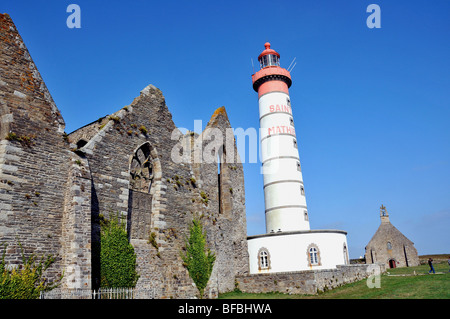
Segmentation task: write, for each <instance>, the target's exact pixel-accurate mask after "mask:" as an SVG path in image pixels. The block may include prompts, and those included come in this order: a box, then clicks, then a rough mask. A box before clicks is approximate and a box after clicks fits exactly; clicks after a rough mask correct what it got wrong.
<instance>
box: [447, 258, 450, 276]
mask: <svg viewBox="0 0 450 319" xmlns="http://www.w3.org/2000/svg"><path fill="white" fill-rule="evenodd" d="M447 263H448V267H449V269H448V272H450V256H449V257H448V260H447Z"/></svg>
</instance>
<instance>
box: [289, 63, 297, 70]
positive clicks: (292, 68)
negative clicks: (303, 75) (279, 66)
mask: <svg viewBox="0 0 450 319" xmlns="http://www.w3.org/2000/svg"><path fill="white" fill-rule="evenodd" d="M296 65H297V62H295V63H294V65H293V66H292V68H291V69H290V70H288V71H289V73H290V72H292V70H293V69H294V67H295V66H296Z"/></svg>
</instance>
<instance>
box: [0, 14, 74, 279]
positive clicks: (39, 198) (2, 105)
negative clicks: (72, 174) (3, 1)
mask: <svg viewBox="0 0 450 319" xmlns="http://www.w3.org/2000/svg"><path fill="white" fill-rule="evenodd" d="M64 137H65V136H64V121H63V120H62V117H61V115H60V114H59V112H58V110H57V108H56V106H55V104H54V102H53V100H52V98H51V96H50V94H49V92H48V90H47V88H46V86H45V84H44V82H43V80H42V78H41V76H40V74H39V72H38V71H37V68H36V66H35V64H34V62H33V60H32V59H31V56H30V54H29V52H28V50H27V48H26V46H25V44H24V43H23V41H22V38H21V37H20V35H19V33H18V32H17V29H16V27H15V26H14V24H13V22H12V21H11V19H10V17H9V16H8V15H7V14H0V200H1V202H0V242H1V243H8V253H7V260H8V262H10V263H12V264H14V263H19V262H20V261H21V254H20V249H19V248H18V246H17V241H20V243H21V244H22V246H23V248H24V250H25V253H26V254H27V255H30V254H31V253H36V254H37V255H39V256H40V255H42V254H44V253H45V254H52V255H54V256H56V257H57V263H56V266H55V267H52V269H51V270H50V274H49V276H50V277H52V276H53V277H54V276H56V275H57V273H59V272H60V271H61V269H60V265H61V263H60V259H61V256H60V255H59V253H60V250H61V247H62V246H61V241H60V240H61V231H62V217H63V211H64V190H65V186H66V181H67V172H68V168H69V165H70V156H69V154H68V143H67V142H66V141H65V138H64Z"/></svg>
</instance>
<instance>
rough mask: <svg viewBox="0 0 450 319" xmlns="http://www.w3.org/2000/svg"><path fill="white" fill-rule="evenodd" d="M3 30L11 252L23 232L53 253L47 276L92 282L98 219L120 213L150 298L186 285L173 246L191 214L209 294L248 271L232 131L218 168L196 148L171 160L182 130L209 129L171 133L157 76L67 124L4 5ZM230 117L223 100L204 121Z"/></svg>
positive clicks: (179, 244)
mask: <svg viewBox="0 0 450 319" xmlns="http://www.w3.org/2000/svg"><path fill="white" fill-rule="evenodd" d="M0 37H1V52H0V199H1V202H0V222H1V223H0V242H2V243H3V242H6V243H8V244H9V246H8V252H7V262H8V263H12V264H17V263H20V261H21V255H20V251H19V249H18V246H17V239H18V240H20V242H21V243H22V245H23V247H24V249H25V252H26V254H31V253H36V254H38V255H41V254H43V253H45V254H52V255H54V256H56V264H55V266H54V267H52V269H51V271H50V272H49V274H48V276H49V278H50V279H55V278H57V276H58V275H59V274H60V273H61V272H63V271H64V272H65V276H64V279H63V282H62V286H61V288H62V289H68V288H82V289H91V288H98V285H99V278H100V273H99V271H100V268H99V249H101V247H99V243H100V240H99V239H100V219H101V218H110V217H112V218H114V216H118V217H120V218H122V219H123V220H124V221H125V222H126V224H127V230H128V233H129V237H130V242H131V244H132V245H133V246H134V248H135V251H136V253H137V267H138V272H139V274H140V279H139V281H138V284H137V288H138V289H139V288H144V289H154V291H155V293H156V297H157V298H169V297H174V298H188V297H193V296H195V295H196V294H197V290H196V288H195V286H194V285H193V282H192V280H191V278H190V277H189V275H188V272H187V270H186V269H185V267H184V266H183V263H182V260H181V257H180V253H181V252H182V251H183V247H185V240H186V238H187V235H188V230H189V226H190V224H191V221H192V219H193V218H194V216H197V217H199V218H200V219H201V221H202V223H203V225H204V229H205V230H206V233H207V243H208V246H209V248H210V249H211V250H212V251H213V252H214V253H215V254H216V262H215V265H214V268H213V272H212V276H211V280H210V282H209V286H208V287H207V289H206V290H205V291H206V292H205V294H206V295H207V296H209V297H215V296H217V293H218V292H225V291H229V290H232V289H234V283H235V275H236V274H245V273H247V272H248V256H247V254H248V253H247V242H246V220H245V193H244V174H243V169H242V165H241V164H240V163H239V160H238V154H237V150H236V145H235V141H234V136H233V135H231V136H230V139H229V142H228V143H227V144H226V146H224V147H222V148H221V152H223V153H228V154H232V156H231V157H230V158H231V160H230V161H223V162H222V163H221V164H220V175H219V174H218V164H217V163H216V162H211V161H207V160H206V161H205V160H204V159H203V150H201V152H200V160H199V161H185V162H177V161H174V160H173V155H174V151H173V150H174V148H175V146H176V145H177V143H179V142H180V140H186V141H189V143H192V144H196V145H198V146H199V147H200V149H202V148H206V147H208V139H207V138H205V140H203V139H202V138H203V137H208V134H209V133H208V132H203V133H202V134H200V135H198V134H197V135H195V134H190V133H189V134H187V135H186V136H180V138H179V139H177V138H174V139H172V133H173V132H177V131H178V130H177V128H176V127H175V125H174V123H173V121H172V116H171V113H170V112H169V110H168V108H167V106H166V104H165V99H164V96H163V95H162V93H161V91H160V90H159V89H157V88H155V87H154V86H152V85H149V86H148V87H146V88H145V89H144V90H143V91H142V92H141V94H140V95H139V96H138V97H137V98H136V99H135V100H134V101H133V102H132V103H131V104H130V105H128V106H126V107H124V108H123V109H121V110H119V111H117V112H115V113H113V114H111V115H110V116H107V117H104V118H102V119H99V120H98V121H96V122H94V123H91V124H89V125H86V126H84V127H82V128H80V129H78V130H76V131H75V132H72V133H71V134H69V135H66V134H65V132H64V121H63V119H62V117H61V115H60V113H59V111H58V109H57V107H56V105H55V104H54V102H53V100H52V98H51V96H50V94H49V92H48V90H47V88H46V86H45V84H44V82H43V81H42V78H41V76H40V75H39V73H38V71H37V69H36V66H35V65H34V63H33V61H32V59H31V57H30V55H29V53H28V51H27V49H26V47H25V45H24V43H23V41H22V39H21V37H20V35H19V34H18V32H17V30H16V28H15V26H14V25H13V23H12V21H11V19H10V18H9V16H8V15H6V14H5V15H0ZM230 127H231V126H230V123H229V120H228V117H227V115H226V112H225V109H224V108H219V109H218V110H217V111H216V112H215V113H214V114H213V116H212V118H211V120H210V122H209V123H208V128H217V129H218V130H219V131H220V132H223V133H224V136H225V131H226V129H227V128H230ZM197 138H200V140H197ZM198 141H200V142H198ZM208 151H209V152H211V150H209V149H208ZM177 152H178V153H179V152H180V150H178V151H177ZM214 152H217V150H216V151H214ZM186 154H188V157H193V154H194V153H193V152H191V150H187V149H186ZM216 155H217V154H214V156H216ZM150 164H151V165H150ZM150 168H151V169H150Z"/></svg>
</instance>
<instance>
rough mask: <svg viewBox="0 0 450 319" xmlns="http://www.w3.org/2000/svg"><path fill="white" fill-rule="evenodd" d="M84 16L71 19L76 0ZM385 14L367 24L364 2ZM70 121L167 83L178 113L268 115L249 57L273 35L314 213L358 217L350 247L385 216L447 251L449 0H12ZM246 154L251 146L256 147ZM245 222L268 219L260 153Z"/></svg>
mask: <svg viewBox="0 0 450 319" xmlns="http://www.w3.org/2000/svg"><path fill="white" fill-rule="evenodd" d="M71 3H75V4H78V5H79V6H80V8H81V28H80V29H69V28H68V27H67V26H66V19H67V17H68V16H69V13H67V12H66V8H67V6H68V5H69V4H71ZM371 3H375V4H378V5H379V6H380V8H381V28H380V29H369V28H368V27H367V25H366V19H367V17H368V16H369V14H370V13H367V12H366V8H367V6H368V5H369V4H371ZM0 11H1V12H2V13H8V14H10V16H11V17H12V19H13V21H14V23H15V24H16V26H17V28H18V30H19V32H20V34H21V35H22V37H23V39H24V41H25V44H26V45H27V47H28V49H29V51H30V53H31V56H32V58H33V59H34V62H35V63H36V65H37V67H38V69H39V71H40V73H41V75H42V77H43V78H44V80H45V82H46V84H47V86H48V88H49V90H50V93H51V94H52V96H53V98H54V100H55V102H56V104H57V106H58V108H59V109H60V110H61V113H62V115H63V117H64V120H65V121H66V132H68V133H70V132H72V131H73V130H75V129H77V128H78V127H81V126H83V125H85V124H88V123H90V122H92V121H95V120H96V119H98V118H99V117H102V116H104V115H106V114H111V113H113V112H115V111H116V110H118V109H119V108H122V107H123V106H125V105H128V104H130V103H131V102H132V100H133V99H134V98H135V97H136V96H138V95H139V92H140V90H142V89H143V88H144V87H145V86H147V85H148V84H153V85H155V86H156V87H158V88H159V89H161V90H162V92H163V94H164V96H165V98H166V102H167V104H168V106H169V109H170V111H171V112H172V114H173V120H174V122H175V124H176V125H177V126H178V127H184V128H188V129H191V130H192V129H193V128H194V120H202V121H203V126H205V125H206V123H207V122H208V120H209V118H210V116H211V115H212V113H213V112H214V110H215V109H216V108H218V107H220V106H225V107H226V110H227V113H228V116H229V118H230V121H231V124H232V126H233V127H235V128H237V127H241V128H244V129H246V128H250V127H254V128H257V127H258V118H259V117H258V101H257V94H256V93H255V92H254V91H253V89H252V83H251V74H252V73H253V69H252V64H251V59H253V61H254V62H255V67H256V61H257V57H258V55H259V54H260V52H261V51H262V50H263V49H264V43H265V42H266V41H269V42H270V43H271V44H272V48H273V49H275V50H277V51H278V52H279V53H280V54H281V64H282V66H283V67H287V66H288V65H289V64H290V62H291V61H292V60H293V59H294V58H296V62H297V64H296V66H295V68H294V69H293V71H292V73H291V75H292V79H293V85H292V87H291V88H290V96H291V101H292V107H293V114H294V121H295V123H296V133H297V137H298V141H299V152H300V159H301V163H302V171H303V179H304V183H305V191H306V199H307V204H308V211H309V215H310V223H311V228H312V229H330V228H333V229H342V230H345V231H347V232H348V235H347V240H348V244H349V251H350V257H351V258H357V257H359V256H360V255H363V254H364V247H365V245H366V244H367V243H368V242H369V240H370V239H371V237H372V235H373V234H374V233H375V231H376V229H377V228H378V226H379V223H380V219H379V207H380V206H381V204H384V205H385V206H386V207H387V210H388V212H389V214H390V219H391V222H392V223H393V225H394V226H396V227H397V228H398V229H399V230H400V231H401V232H403V233H404V234H405V235H406V236H407V237H408V238H410V239H411V240H412V241H413V242H414V243H415V247H416V248H417V250H418V252H419V254H432V253H450V245H449V244H450V239H449V238H450V236H449V234H448V232H449V228H450V147H449V146H450V128H449V122H450V41H449V39H450V20H449V19H448V13H449V12H450V2H449V1H446V0H434V1H400V0H396V1H380V0H371V1H363V0H345V1H344V0H341V1H324V0H321V1H298V0H297V1H231V0H230V1H170V0H169V1H143V0H134V1H123V0H122V1H117V0H115V1H114V0H110V1H100V0H89V1H87V0H71V1H63V0H55V1H50V0H45V1H44V0H34V1H21V0H3V1H2V3H1V4H0ZM247 161H248V158H247ZM244 170H245V186H246V209H247V229H248V235H256V234H262V233H264V232H265V225H264V198H263V195H264V194H263V188H262V182H263V181H262V176H261V175H260V173H259V172H260V164H259V163H246V164H244Z"/></svg>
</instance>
